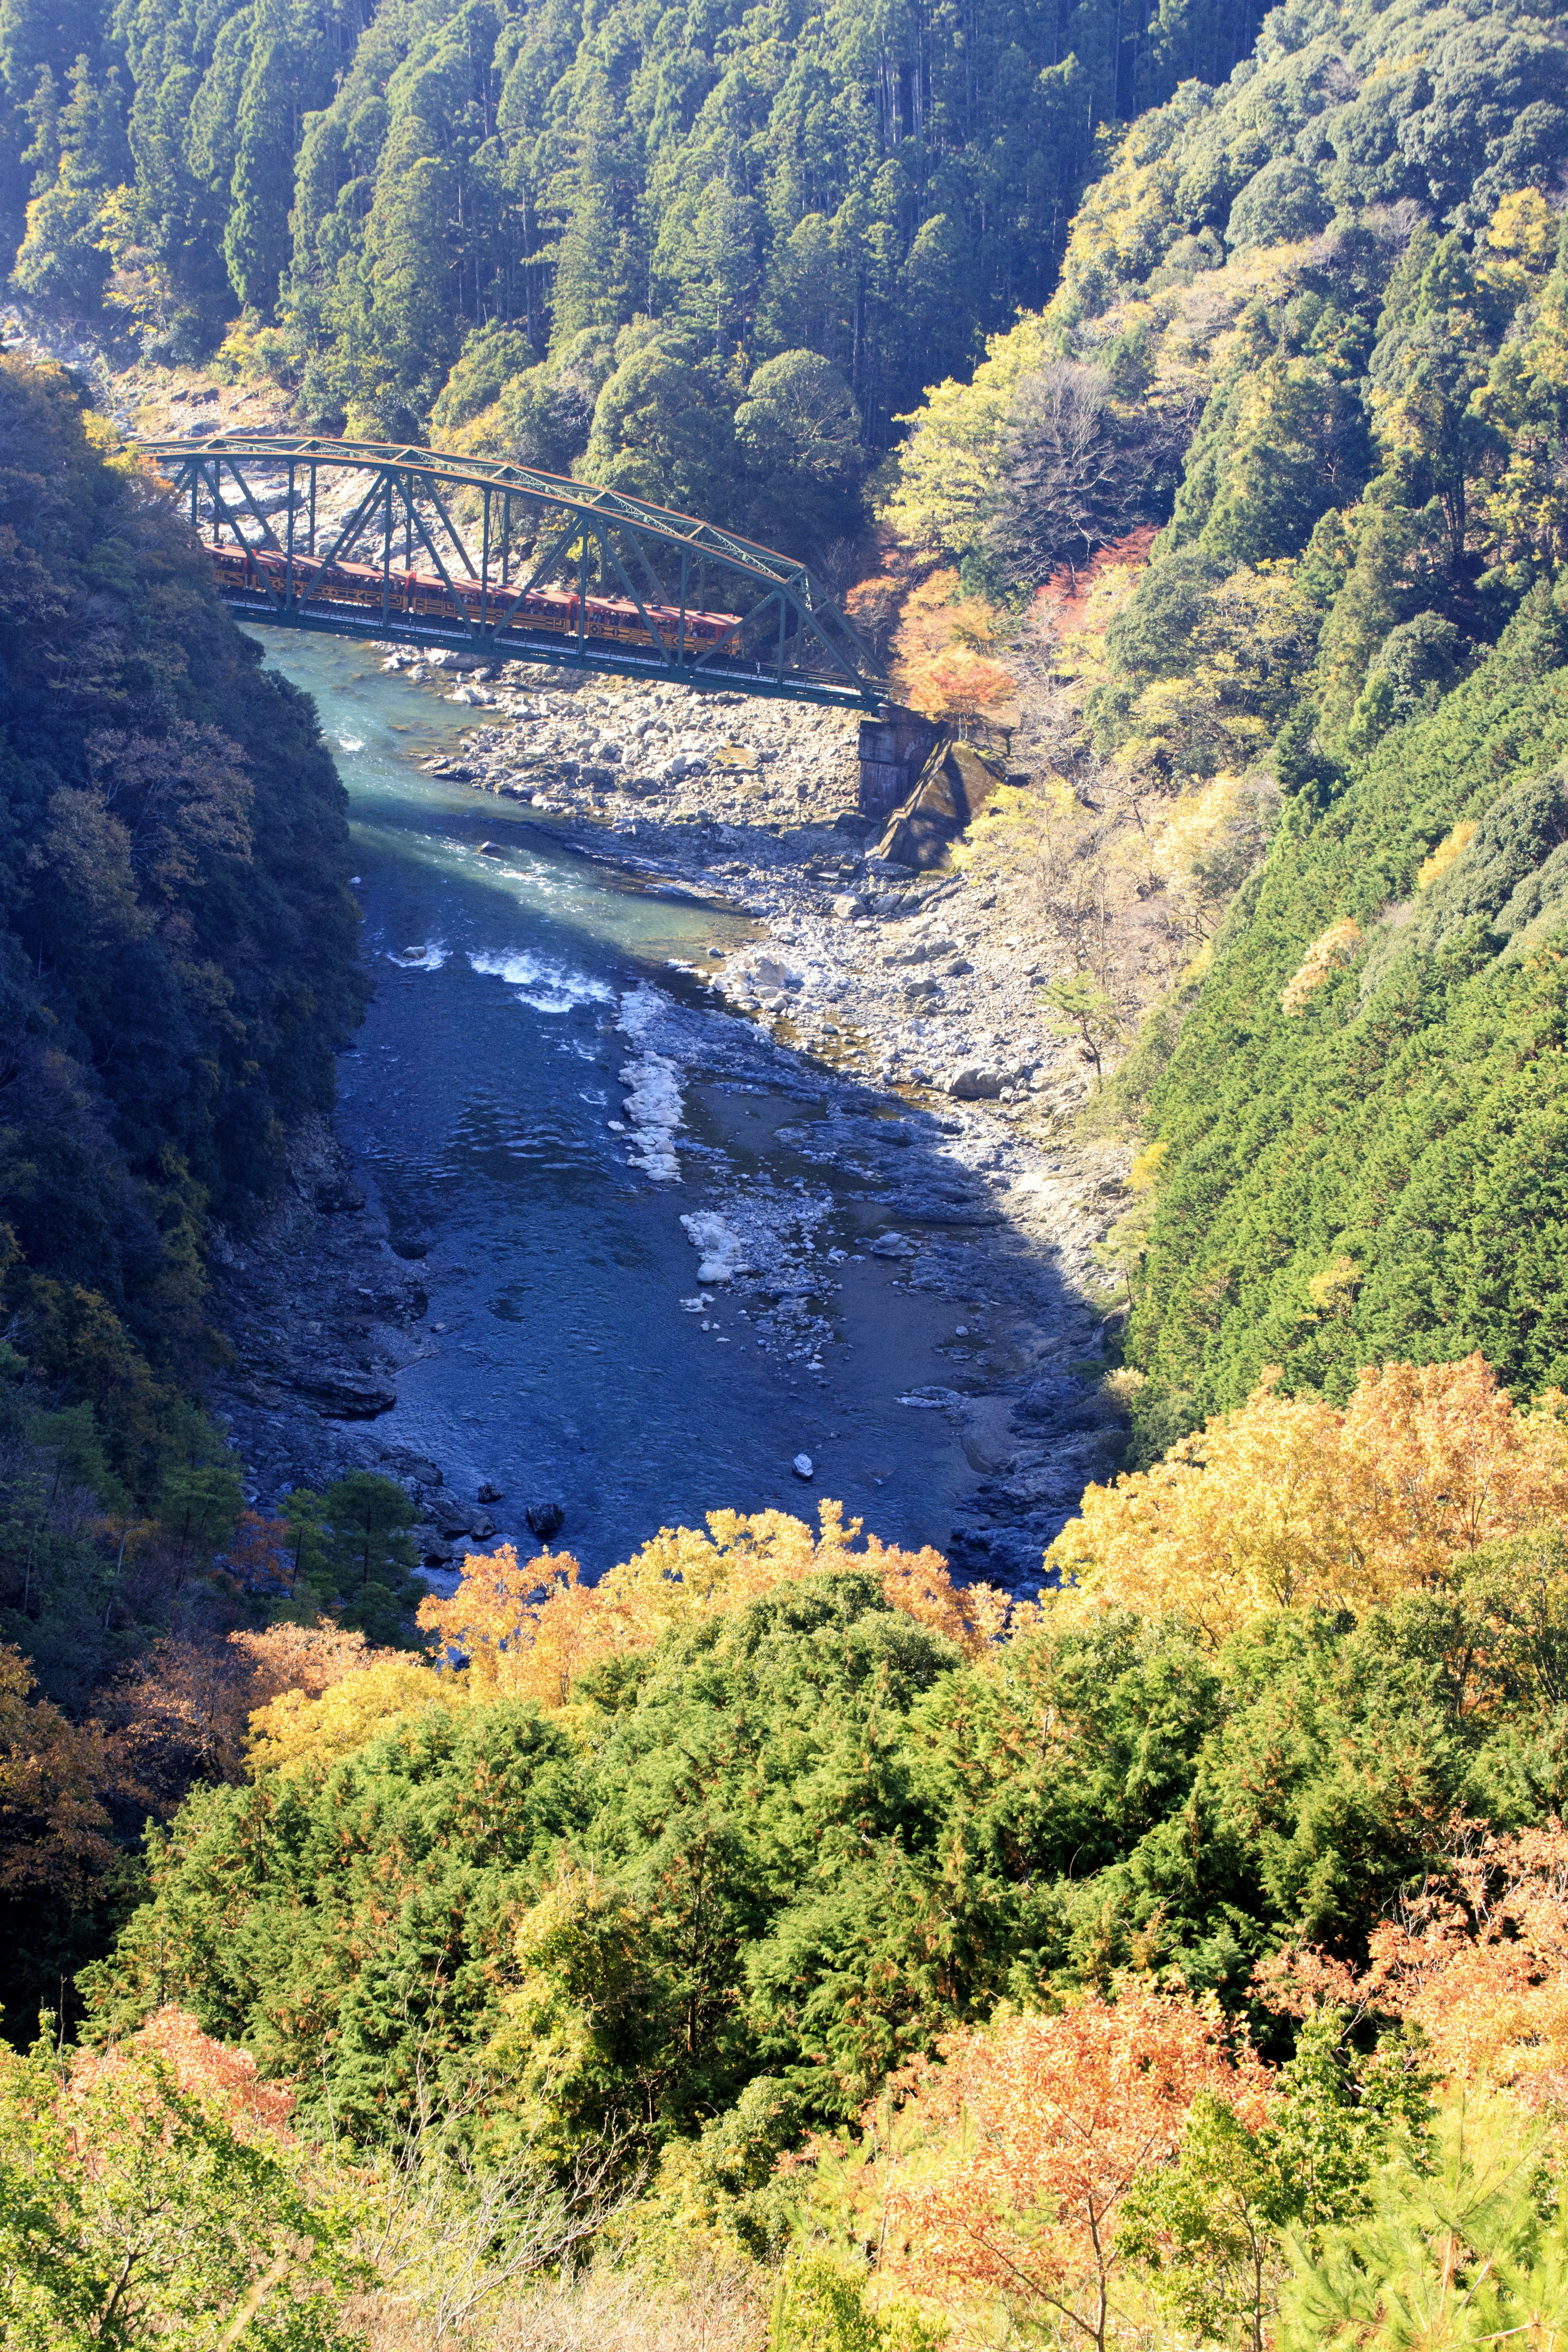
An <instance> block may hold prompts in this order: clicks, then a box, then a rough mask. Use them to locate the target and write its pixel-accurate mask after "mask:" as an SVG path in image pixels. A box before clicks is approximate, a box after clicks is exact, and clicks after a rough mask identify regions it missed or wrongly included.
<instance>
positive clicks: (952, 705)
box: [893, 571, 1018, 719]
mask: <svg viewBox="0 0 1568 2352" xmlns="http://www.w3.org/2000/svg"><path fill="white" fill-rule="evenodd" d="M1008 633H1009V624H1008V620H1007V616H1006V614H1004V613H1003V612H1001V611H1000V610H999V609H998V608H997V606H996V605H994V604H988V603H987V602H986V600H985V599H984V597H983V596H961V595H960V594H959V593H958V574H957V572H952V571H943V572H932V573H931V577H930V579H929V580H925V581H922V582H921V585H920V586H919V587H918V588H914V589H911V590H910V593H909V595H908V596H907V597H906V598H905V600H904V605H903V611H902V614H901V617H900V622H899V628H898V635H897V637H896V639H895V641H894V647H895V650H894V672H893V674H894V677H895V679H896V681H897V684H898V688H899V691H900V694H901V695H902V697H903V698H904V700H905V701H906V702H907V703H909V704H910V707H911V708H912V709H916V710H922V711H924V712H925V714H926V716H927V717H928V718H931V719H947V718H953V719H971V718H973V717H974V716H975V715H976V713H977V712H979V711H982V710H994V709H999V708H1000V707H1001V706H1002V705H1003V704H1005V703H1008V702H1011V701H1012V700H1013V698H1014V697H1015V695H1016V693H1017V690H1018V687H1017V680H1016V678H1015V677H1014V676H1013V674H1012V672H1011V670H1009V669H1008V668H1007V667H1005V664H1004V663H1002V662H1001V661H999V660H998V659H997V657H996V656H997V649H998V647H1000V646H1002V645H1003V644H1004V643H1005V640H1006V637H1007V635H1008Z"/></svg>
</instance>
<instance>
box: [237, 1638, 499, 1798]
mask: <svg viewBox="0 0 1568 2352" xmlns="http://www.w3.org/2000/svg"><path fill="white" fill-rule="evenodd" d="M464 1696H465V1691H464V1689H463V1688H462V1687H461V1686H460V1685H455V1684H454V1682H453V1679H452V1677H451V1676H450V1675H440V1674H438V1673H437V1671H436V1669H435V1668H434V1667H433V1666H431V1665H428V1664H425V1663H424V1662H423V1661H422V1660H421V1659H419V1658H416V1657H413V1656H411V1655H410V1654H408V1652H407V1651H405V1650H391V1651H387V1650H383V1651H381V1652H380V1653H379V1654H372V1657H371V1659H370V1661H369V1663H368V1664H365V1665H364V1666H363V1667H360V1668H358V1669H357V1670H356V1671H355V1672H353V1673H352V1674H347V1675H343V1676H342V1678H341V1679H340V1680H339V1681H337V1682H334V1683H331V1684H329V1685H328V1686H327V1688H326V1689H325V1690H322V1691H319V1692H310V1691H306V1690H287V1691H283V1692H280V1693H279V1696H278V1697H277V1698H275V1699H272V1700H270V1701H269V1702H268V1705H267V1706H258V1708H256V1710H255V1711H254V1713H253V1714H252V1716H251V1718H250V1749H249V1754H248V1755H247V1759H246V1761H247V1767H248V1769H249V1770H250V1771H251V1772H252V1773H253V1774H259V1773H262V1772H300V1771H305V1770H308V1769H310V1768H311V1767H314V1766H325V1765H329V1764H335V1763H336V1762H337V1759H338V1758H339V1757H340V1756H350V1755H352V1754H353V1751H354V1749H355V1748H363V1745H364V1743H365V1741H366V1740H367V1739H368V1738H370V1737H371V1735H372V1733H373V1732H375V1731H377V1730H379V1729H380V1727H381V1726H382V1725H383V1724H384V1723H390V1722H391V1720H392V1718H393V1717H394V1716H398V1715H407V1714H410V1713H412V1712H413V1711H414V1710H415V1709H416V1708H418V1707H426V1706H434V1705H436V1704H441V1705H452V1704H455V1703H456V1704H460V1703H461V1702H462V1700H463V1698H464Z"/></svg>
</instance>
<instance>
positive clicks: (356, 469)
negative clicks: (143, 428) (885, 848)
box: [134, 433, 887, 711]
mask: <svg viewBox="0 0 1568 2352" xmlns="http://www.w3.org/2000/svg"><path fill="white" fill-rule="evenodd" d="M134 446H135V447H136V449H137V451H138V454H139V455H140V456H141V457H142V458H143V459H144V460H145V461H146V462H147V463H148V464H150V465H151V466H152V467H153V468H154V469H155V470H156V472H157V473H159V474H160V475H161V476H163V478H165V479H166V480H167V481H169V482H170V483H171V484H172V485H173V486H174V489H175V490H176V491H177V492H178V493H179V494H180V496H181V497H182V499H187V500H188V501H189V512H190V520H191V525H192V528H193V530H196V531H197V532H199V533H200V534H201V536H202V537H203V539H204V540H205V542H206V545H207V548H208V551H209V552H210V554H211V556H212V560H213V565H214V569H215V571H216V574H217V578H218V583H219V586H220V590H221V593H222V594H223V598H224V601H225V603H226V604H227V606H228V608H229V610H230V611H231V612H232V613H234V614H236V615H237V616H238V617H242V618H245V619H247V620H251V621H263V622H271V623H274V624H279V625H282V626H284V627H288V628H299V629H314V630H320V631H325V632H327V633H329V634H331V635H338V636H353V637H364V636H375V637H378V638H382V637H384V638H388V639H391V640H394V641H396V642H398V643H401V644H405V645H415V646H432V647H433V646H448V647H456V648H459V649H461V650H463V651H466V652H468V653H470V654H477V655H479V656H480V657H481V658H483V659H486V660H498V661H547V662H555V663H566V664H571V665H573V666H575V667H581V668H586V669H608V670H619V671H623V672H625V673H626V674H627V675H629V676H632V677H644V678H650V679H654V678H658V679H666V678H674V679H679V680H680V681H681V682H682V683H684V684H686V685H689V686H697V687H702V686H714V687H716V686H724V687H728V688H731V689H734V688H739V689H740V690H741V691H742V692H743V693H747V694H764V695H773V696H783V697H784V698H788V699H791V700H795V701H800V702H819V703H830V704H837V706H838V707H839V708H841V709H858V710H863V711H875V710H877V709H879V708H880V707H881V705H882V704H883V702H884V701H885V698H886V695H887V686H886V682H885V680H884V678H883V677H882V676H881V673H880V671H879V667H878V664H877V663H876V661H875V659H874V658H873V656H872V654H871V650H870V648H869V646H867V644H866V643H865V641H864V640H863V639H862V638H861V636H860V635H859V634H858V631H857V630H856V629H855V628H854V627H853V626H852V625H851V624H850V623H849V622H848V621H847V620H846V619H845V617H844V615H843V614H842V613H840V612H839V610H838V608H837V605H836V604H835V603H834V602H833V599H832V598H831V597H830V596H829V595H828V593H827V592H826V589H824V588H823V586H822V585H821V583H820V582H818V581H817V580H816V579H815V578H814V577H813V575H812V573H811V572H809V571H808V570H807V569H806V567H805V565H804V564H802V563H797V562H795V559H794V558H793V557H792V556H787V555H780V554H778V553H776V552H775V551H773V549H771V548H766V547H759V546H756V545H754V544H753V543H752V541H750V540H744V539H738V538H736V537H735V536H734V534H733V533H732V532H730V531H725V530H719V529H717V528H716V527H715V525H713V524H712V523H707V522H700V521H698V520H695V519H694V518H693V517H691V516H689V515H682V514H676V513H674V512H673V511H672V510H671V509H669V508H668V507H657V506H653V505H651V504H650V503H649V502H648V501H647V499H634V498H628V497H626V496H625V495H624V494H623V493H621V492H620V491H618V490H606V489H596V488H594V486H593V485H592V484H591V483H587V482H576V481H572V480H570V479H568V478H565V477H563V476H561V475H556V474H543V473H540V472H538V471H537V470H536V469H535V468H533V467H530V466H515V465H509V464H505V463H502V462H499V461H495V460H491V459H488V458H482V457H451V456H444V455H443V454H442V453H441V452H440V451H438V450H431V449H417V448H405V447H403V446H398V445H395V444H392V443H383V442H373V441H333V440H323V439H321V438H319V437H316V436H299V437H295V436H289V435H283V434H247V433H218V434H213V435H210V436H201V437H196V438H192V439H183V440H182V439H167V440H156V441H142V442H139V443H137V444H135V445H134Z"/></svg>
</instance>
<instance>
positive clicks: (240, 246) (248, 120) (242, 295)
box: [223, 35, 294, 317]
mask: <svg viewBox="0 0 1568 2352" xmlns="http://www.w3.org/2000/svg"><path fill="white" fill-rule="evenodd" d="M292 68H293V58H292V55H291V51H290V47H289V43H288V42H287V41H286V40H284V39H283V38H281V37H279V36H277V35H275V36H274V37H272V38H271V39H269V40H265V41H264V42H263V43H262V45H261V46H260V47H258V48H257V50H256V52H255V54H254V55H253V57H252V58H251V61H250V65H249V67H248V68H247V72H246V77H245V83H244V88H243V89H242V91H241V94H240V101H239V122H238V141H237V147H236V152H235V159H234V177H233V184H232V189H231V194H232V199H233V201H232V205H231V207H230V210H229V215H228V219H227V222H226V226H225V228H224V237H223V252H224V260H225V262H226V265H227V268H228V277H229V283H230V285H231V286H232V287H233V288H234V290H235V292H236V294H237V296H238V297H239V299H240V301H241V302H242V303H244V304H245V306H246V308H247V310H258V311H259V312H260V313H261V314H262V316H263V317H267V316H269V315H270V313H271V310H272V308H273V305H274V303H275V302H276V301H277V299H278V285H279V278H281V277H282V274H283V270H284V268H285V266H286V264H287V262H288V258H289V204H290V201H291V199H292V195H293V184H294V173H293V154H292V138H291V132H292V129H293V124H292V105H291V101H290V93H289V83H290V81H291V79H292Z"/></svg>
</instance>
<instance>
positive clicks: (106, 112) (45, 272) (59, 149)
mask: <svg viewBox="0 0 1568 2352" xmlns="http://www.w3.org/2000/svg"><path fill="white" fill-rule="evenodd" d="M34 111H35V121H36V128H35V136H34V142H33V146H32V148H31V149H29V151H28V152H29V153H30V154H36V156H37V163H38V179H39V181H40V182H41V183H42V185H41V186H40V188H39V193H38V194H37V195H35V197H34V199H33V201H32V203H31V204H30V205H28V207H27V226H26V235H25V236H24V237H23V239H22V243H21V247H20V248H19V250H18V252H17V255H16V281H17V283H18V285H20V286H21V287H22V288H23V289H25V290H26V292H27V293H29V294H53V295H58V296H62V297H63V298H64V299H66V300H67V301H68V302H75V303H79V304H80V305H82V306H83V307H84V308H85V307H90V306H91V305H92V304H94V303H95V302H96V301H97V299H98V298H99V295H100V292H101V290H102V287H103V281H104V278H105V276H106V275H107V272H108V268H109V263H108V258H107V255H106V253H105V250H104V244H103V234H102V220H103V207H104V203H105V200H106V198H107V197H108V196H109V194H110V191H111V190H112V189H113V188H115V187H116V186H117V185H118V184H119V183H120V181H121V178H122V177H123V176H124V173H125V172H126V169H127V167H128V165H129V163H130V156H129V152H128V151H127V148H126V143H125V129H124V114H123V101H122V98H121V87H120V76H119V73H118V70H117V69H116V68H113V67H110V69H109V71H108V73H107V74H105V75H102V76H100V75H99V74H97V73H96V72H95V71H94V69H93V67H92V64H91V61H90V59H89V58H88V57H87V56H86V55H83V56H81V57H79V58H77V60H76V62H75V64H74V65H73V66H72V67H71V68H70V97H69V99H68V101H67V103H66V104H65V105H64V106H63V107H62V108H60V109H59V110H58V113H56V112H54V111H53V104H52V92H51V91H50V90H49V89H47V87H46V88H43V89H40V91H39V92H38V94H37V98H36V100H35V102H34ZM51 158H54V159H58V160H55V168H54V172H53V173H52V175H50V174H49V173H48V168H47V167H48V163H49V162H50V160H51Z"/></svg>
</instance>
